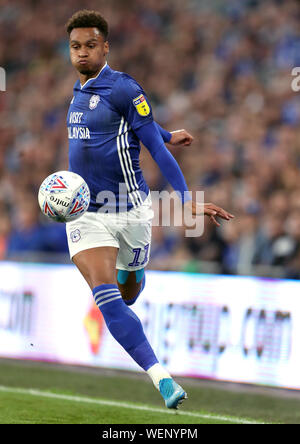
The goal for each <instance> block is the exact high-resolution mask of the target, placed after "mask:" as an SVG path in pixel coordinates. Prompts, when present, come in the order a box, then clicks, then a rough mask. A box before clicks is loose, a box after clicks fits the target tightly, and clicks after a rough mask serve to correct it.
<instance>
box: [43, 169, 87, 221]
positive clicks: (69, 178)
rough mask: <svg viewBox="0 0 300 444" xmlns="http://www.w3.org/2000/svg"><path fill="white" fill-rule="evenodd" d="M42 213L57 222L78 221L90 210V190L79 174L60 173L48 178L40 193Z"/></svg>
mask: <svg viewBox="0 0 300 444" xmlns="http://www.w3.org/2000/svg"><path fill="white" fill-rule="evenodd" d="M38 201H39V206H40V208H41V211H42V213H43V214H44V215H45V216H47V217H49V218H50V219H52V220H55V221H56V222H70V221H72V220H76V219H78V218H79V217H80V216H82V215H83V214H84V213H85V212H86V210H87V209H88V206H89V203H90V190H89V187H88V185H87V183H86V182H85V180H84V179H83V178H82V177H81V176H79V174H76V173H72V172H71V171H58V172H56V173H53V174H50V176H48V177H46V179H45V180H44V181H43V183H42V184H41V186H40V189H39V193H38Z"/></svg>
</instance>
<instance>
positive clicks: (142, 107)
mask: <svg viewBox="0 0 300 444" xmlns="http://www.w3.org/2000/svg"><path fill="white" fill-rule="evenodd" d="M133 104H134V106H135V107H136V110H137V112H138V113H139V115H140V116H143V117H145V116H148V115H149V114H150V106H149V105H148V103H147V100H146V99H145V96H144V95H143V94H141V95H140V96H138V97H136V98H135V99H133Z"/></svg>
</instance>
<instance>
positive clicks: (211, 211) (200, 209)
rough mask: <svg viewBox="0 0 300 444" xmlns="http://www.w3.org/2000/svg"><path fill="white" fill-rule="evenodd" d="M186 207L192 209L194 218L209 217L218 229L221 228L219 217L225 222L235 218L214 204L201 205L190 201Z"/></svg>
mask: <svg viewBox="0 0 300 444" xmlns="http://www.w3.org/2000/svg"><path fill="white" fill-rule="evenodd" d="M184 205H185V206H187V207H190V208H191V210H192V215H193V216H197V215H203V214H204V215H205V216H208V217H209V218H210V220H211V221H212V222H213V223H214V224H215V225H216V226H217V227H219V226H220V224H219V222H218V221H217V219H216V218H217V217H220V218H221V219H224V220H231V219H233V218H234V215H233V214H231V213H229V212H228V211H226V210H224V209H223V208H221V207H218V206H217V205H215V204H213V203H204V204H199V203H197V202H194V201H193V200H190V201H188V202H186V203H185V204H184Z"/></svg>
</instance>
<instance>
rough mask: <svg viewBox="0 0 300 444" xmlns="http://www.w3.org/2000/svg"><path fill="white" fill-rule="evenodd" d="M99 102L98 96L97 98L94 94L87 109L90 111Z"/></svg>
mask: <svg viewBox="0 0 300 444" xmlns="http://www.w3.org/2000/svg"><path fill="white" fill-rule="evenodd" d="M99 102H100V96H98V95H97V94H94V95H93V96H92V97H91V98H90V104H89V108H90V109H95V108H96V107H97V105H98V103H99Z"/></svg>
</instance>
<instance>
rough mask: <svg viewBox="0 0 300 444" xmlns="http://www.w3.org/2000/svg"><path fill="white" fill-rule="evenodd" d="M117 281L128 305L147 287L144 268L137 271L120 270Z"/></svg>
mask: <svg viewBox="0 0 300 444" xmlns="http://www.w3.org/2000/svg"><path fill="white" fill-rule="evenodd" d="M117 282H118V287H119V290H120V292H121V295H122V298H123V301H124V302H125V304H126V305H132V304H134V303H135V301H136V300H137V298H138V297H139V295H140V294H141V293H142V291H143V290H144V288H145V283H146V275H145V272H144V269H141V270H137V271H127V270H118V271H117Z"/></svg>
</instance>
